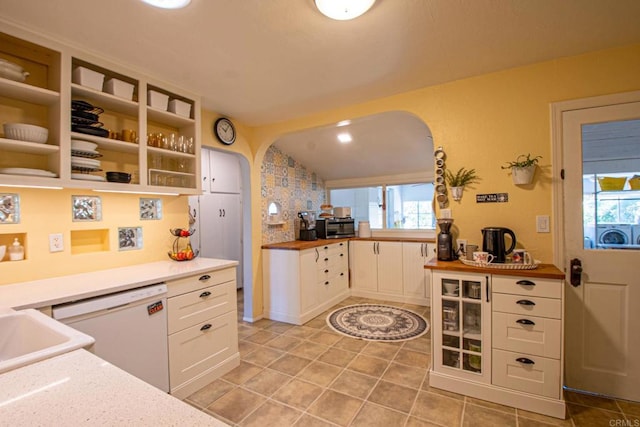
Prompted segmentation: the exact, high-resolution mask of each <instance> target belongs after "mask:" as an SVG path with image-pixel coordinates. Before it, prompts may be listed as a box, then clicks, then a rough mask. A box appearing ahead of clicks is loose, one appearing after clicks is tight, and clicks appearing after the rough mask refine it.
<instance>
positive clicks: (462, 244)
mask: <svg viewBox="0 0 640 427" xmlns="http://www.w3.org/2000/svg"><path fill="white" fill-rule="evenodd" d="M456 243H457V244H458V246H457V250H458V252H460V253H464V254H466V253H467V239H456Z"/></svg>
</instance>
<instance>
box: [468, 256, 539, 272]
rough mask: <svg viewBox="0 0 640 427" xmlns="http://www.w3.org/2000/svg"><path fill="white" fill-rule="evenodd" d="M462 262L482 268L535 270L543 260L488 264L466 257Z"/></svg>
mask: <svg viewBox="0 0 640 427" xmlns="http://www.w3.org/2000/svg"><path fill="white" fill-rule="evenodd" d="M459 260H460V262H461V263H463V264H464V265H468V266H471V267H481V268H494V269H496V270H534V269H536V268H538V265H540V264H541V263H542V262H540V261H538V260H534V262H533V264H513V263H503V264H491V263H489V264H486V263H481V262H477V261H469V260H467V259H464V258H459Z"/></svg>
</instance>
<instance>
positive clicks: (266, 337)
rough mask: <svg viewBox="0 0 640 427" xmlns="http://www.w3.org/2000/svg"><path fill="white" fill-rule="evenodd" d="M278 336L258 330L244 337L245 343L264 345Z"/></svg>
mask: <svg viewBox="0 0 640 427" xmlns="http://www.w3.org/2000/svg"><path fill="white" fill-rule="evenodd" d="M278 336H279V335H278V334H274V333H273V332H268V331H263V330H260V331H258V332H256V333H255V334H253V335H249V336H248V337H246V338H245V341H250V342H252V343H255V344H265V343H267V342H269V341H271V340H272V339H274V338H276V337H278Z"/></svg>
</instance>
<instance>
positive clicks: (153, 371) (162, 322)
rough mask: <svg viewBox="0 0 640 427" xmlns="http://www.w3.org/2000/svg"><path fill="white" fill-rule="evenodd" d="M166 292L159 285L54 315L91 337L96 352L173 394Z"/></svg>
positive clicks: (69, 306) (74, 304) (76, 304)
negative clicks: (171, 389)
mask: <svg viewBox="0 0 640 427" xmlns="http://www.w3.org/2000/svg"><path fill="white" fill-rule="evenodd" d="M166 294H167V285H166V284H164V283H159V284H154V285H150V286H145V287H143V288H136V289H133V290H129V291H123V292H118V293H113V294H108V295H105V296H99V297H95V298H89V299H85V300H80V301H74V302H71V303H67V304H61V305H57V306H53V318H54V319H57V320H59V321H61V322H62V323H64V324H66V325H69V326H70V327H72V328H74V329H77V330H78V331H81V332H84V333H85V334H87V335H90V336H92V337H93V338H94V339H95V340H96V342H95V344H94V347H93V352H94V353H95V354H96V356H98V357H100V358H102V359H105V360H106V361H108V362H110V363H112V364H113V365H115V366H117V367H119V368H120V369H123V370H125V371H127V372H129V373H130V374H132V375H135V376H136V377H138V378H140V379H141V380H143V381H145V382H147V383H149V384H151V385H153V386H155V387H157V388H159V389H160V390H163V391H165V392H169V361H168V348H167V312H166V306H167V297H166Z"/></svg>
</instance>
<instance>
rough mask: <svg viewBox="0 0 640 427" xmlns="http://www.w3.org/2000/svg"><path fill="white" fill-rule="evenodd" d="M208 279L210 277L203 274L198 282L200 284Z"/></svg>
mask: <svg viewBox="0 0 640 427" xmlns="http://www.w3.org/2000/svg"><path fill="white" fill-rule="evenodd" d="M209 279H211V276H209V275H208V274H205V275H204V276H200V278H199V279H198V280H200V281H201V282H204V281H205V280H209Z"/></svg>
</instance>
